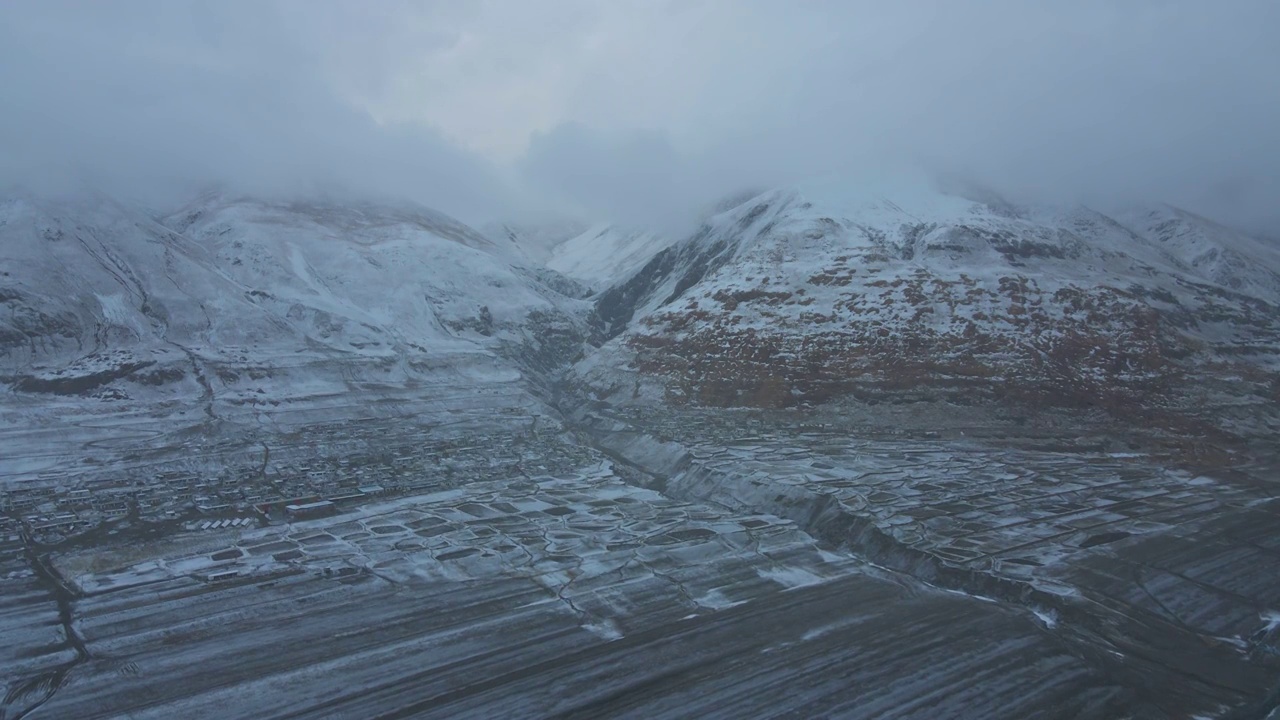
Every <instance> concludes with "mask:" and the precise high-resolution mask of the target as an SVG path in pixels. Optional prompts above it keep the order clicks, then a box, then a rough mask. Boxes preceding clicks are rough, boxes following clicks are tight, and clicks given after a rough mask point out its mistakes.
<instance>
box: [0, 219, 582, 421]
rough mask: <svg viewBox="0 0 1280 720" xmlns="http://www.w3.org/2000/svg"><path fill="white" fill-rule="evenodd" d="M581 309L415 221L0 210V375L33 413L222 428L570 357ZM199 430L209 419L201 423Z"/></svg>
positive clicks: (484, 245)
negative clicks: (142, 413)
mask: <svg viewBox="0 0 1280 720" xmlns="http://www.w3.org/2000/svg"><path fill="white" fill-rule="evenodd" d="M584 294H585V289H583V288H581V287H579V286H577V285H576V284H574V283H573V282H572V281H570V280H567V279H565V278H563V277H559V276H558V275H557V274H556V273H554V272H553V271H549V270H547V269H545V268H542V267H539V266H536V265H526V264H523V263H520V262H517V261H514V260H513V259H512V257H511V256H510V254H508V253H506V252H505V251H504V250H503V249H502V248H500V247H498V246H496V245H495V244H494V243H493V242H492V241H490V240H489V239H487V238H485V237H484V236H482V235H481V234H479V233H478V232H476V231H474V230H472V229H471V228H469V227H467V226H465V225H463V224H461V223H459V222H457V221H455V220H453V219H451V218H448V217H446V216H444V215H441V214H439V213H435V212H433V211H430V210H426V209H424V208H417V207H402V206H374V205H351V204H347V205H338V204H331V203H283V202H267V201H263V200H256V199H246V198H237V197H231V196H224V195H218V194H212V195H209V196H206V197H202V198H200V199H198V200H197V201H195V202H193V203H191V204H189V205H188V206H186V207H184V208H182V209H181V210H179V211H177V212H175V213H173V214H171V215H169V216H167V217H162V218H152V217H149V216H148V215H146V214H145V213H143V212H141V211H139V210H137V209H134V208H132V207H129V206H126V205H122V204H120V203H117V202H114V201H112V200H110V199H108V198H105V197H102V196H100V195H99V196H91V197H83V196H81V197H78V198H76V199H74V200H50V199H45V198H38V197H34V196H31V195H19V194H14V195H11V196H9V197H6V198H4V199H3V201H2V202H0V305H3V308H4V310H3V315H2V316H0V375H2V376H3V378H4V382H5V383H6V384H8V385H10V386H11V387H12V388H14V389H15V390H17V391H18V392H19V393H23V394H24V396H26V397H28V398H29V399H31V400H32V401H33V402H35V401H37V400H38V398H39V397H41V396H43V397H46V398H49V397H52V396H73V397H85V396H87V397H95V398H99V399H103V400H113V399H114V400H128V399H133V400H139V401H150V400H161V399H169V400H175V401H179V402H190V403H196V402H198V401H199V399H200V398H204V399H205V401H206V402H208V403H213V404H215V405H217V406H219V408H220V409H221V410H225V409H228V408H231V407H238V406H244V405H260V404H263V403H266V402H270V403H273V404H276V405H278V404H279V403H281V402H287V401H288V400H289V399H290V398H314V397H320V396H326V395H336V394H342V393H347V392H349V391H351V390H352V389H354V388H358V387H364V386H369V385H370V384H389V385H392V386H396V387H404V386H405V385H406V384H409V385H412V384H413V383H415V382H422V381H426V380H432V381H434V380H439V379H440V378H442V377H447V376H454V377H456V378H457V379H458V380H459V381H463V382H468V381H472V380H474V381H476V382H479V381H481V380H482V379H483V378H486V377H514V378H519V377H520V376H521V373H522V372H531V371H532V372H537V370H538V368H539V367H544V366H550V365H560V364H563V363H565V362H567V361H568V360H569V359H572V358H573V357H575V356H576V355H578V354H579V353H580V352H581V348H582V345H581V339H582V337H583V336H584V333H585V324H584V317H585V313H586V310H587V306H586V304H585V303H584V302H583V301H581V300H578V299H576V298H577V297H581V296H582V295H584ZM210 412H212V411H210Z"/></svg>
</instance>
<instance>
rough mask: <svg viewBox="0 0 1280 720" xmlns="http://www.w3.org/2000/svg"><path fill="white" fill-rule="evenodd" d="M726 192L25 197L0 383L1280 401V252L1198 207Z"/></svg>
mask: <svg viewBox="0 0 1280 720" xmlns="http://www.w3.org/2000/svg"><path fill="white" fill-rule="evenodd" d="M966 194H967V195H968V197H965V196H963V195H966ZM743 197H745V196H743ZM738 201H740V202H738ZM735 202H736V203H737V204H735V203H734V202H726V203H724V204H723V206H722V208H721V211H720V212H718V213H716V214H714V215H712V216H711V217H709V218H708V219H707V220H706V222H705V223H704V224H703V225H702V227H701V228H700V229H699V230H698V231H697V232H696V233H695V234H694V235H692V236H691V237H688V238H686V239H684V240H682V241H680V242H675V243H672V242H671V241H670V240H669V239H667V238H665V237H663V236H662V235H660V234H656V233H652V232H646V231H638V230H625V229H622V228H619V227H617V226H609V225H600V226H594V227H587V228H583V227H580V226H577V227H575V226H572V224H571V223H570V224H562V225H560V226H558V229H554V228H550V229H549V228H543V229H541V230H539V229H536V228H517V227H516V226H501V228H500V230H501V232H497V231H495V229H494V228H489V229H488V230H487V232H485V233H480V232H477V231H475V230H473V229H471V228H469V227H467V226H466V225H463V224H462V223H459V222H457V221H455V220H453V219H451V218H449V217H447V216H444V215H441V214H439V213H436V212H433V211H431V210H428V209H425V208H421V207H414V206H403V205H398V206H393V205H372V204H363V205H362V204H351V203H346V204H339V203H330V202H301V201H299V202H281V201H267V200H263V199H254V198H244V197H236V196H231V195H224V194H216V193H215V194H209V195H206V196H204V197H201V198H198V199H196V200H194V201H193V202H191V203H189V204H188V205H187V206H185V207H183V208H181V209H179V210H177V211H174V212H172V213H169V214H167V215H164V216H162V217H153V216H151V215H149V214H147V213H145V212H143V211H141V210H138V209H136V208H133V207H130V206H127V205H124V204H121V203H118V202H115V201H113V200H111V199H109V198H106V197H103V196H101V195H95V196H88V197H85V196H81V197H79V198H77V199H75V200H56V199H49V198H40V197H36V196H32V195H29V194H11V195H9V196H7V197H5V198H4V199H3V202H0V305H2V306H3V314H0V378H2V380H3V382H4V383H5V384H6V385H8V386H9V387H10V388H11V389H12V390H13V391H14V392H15V393H16V395H15V396H14V397H16V398H19V399H20V400H21V401H22V402H25V403H30V404H35V405H39V404H40V403H48V402H53V401H54V399H56V398H64V399H67V400H74V399H75V398H85V397H88V398H95V399H96V401H97V402H111V401H137V402H138V403H142V404H144V405H145V404H146V403H154V402H168V403H171V404H174V405H175V406H177V405H182V404H190V405H193V406H203V407H204V408H205V412H206V413H207V414H209V415H213V416H218V415H220V414H224V413H226V412H229V411H231V410H233V409H235V408H243V407H248V408H256V409H259V410H260V409H262V408H263V407H266V406H270V407H276V406H280V405H281V404H283V405H285V406H288V405H289V404H290V403H296V402H300V401H302V400H307V401H313V400H315V399H316V398H337V397H348V396H349V394H350V393H351V392H352V391H353V390H356V389H369V388H376V389H377V390H376V392H377V393H385V392H390V391H391V390H389V389H395V392H406V391H407V390H406V389H408V388H413V387H415V386H417V385H420V384H422V383H440V382H450V383H454V384H456V385H458V386H465V385H467V384H468V383H481V384H483V383H486V382H490V381H493V380H501V381H502V382H508V383H511V382H515V383H521V382H524V381H531V382H532V385H533V386H537V387H541V388H544V389H547V388H551V387H552V386H555V385H557V384H558V383H559V382H560V377H561V374H562V373H563V371H564V370H565V369H567V368H569V367H570V365H572V364H573V363H575V362H577V364H576V366H574V368H573V372H572V373H570V375H569V376H568V387H569V388H570V389H571V390H572V389H573V388H574V387H579V386H580V387H585V388H589V390H590V391H591V392H592V393H594V395H595V396H596V397H604V396H610V397H614V398H620V397H621V394H619V395H614V394H613V393H614V392H615V391H616V390H618V389H620V388H626V389H628V390H631V392H628V393H625V395H626V396H627V398H628V401H630V400H634V401H637V402H650V401H657V402H662V403H674V404H695V405H697V404H702V405H712V406H749V407H792V406H797V405H805V404H815V403H823V402H828V401H834V400H840V399H842V398H862V399H883V398H885V397H896V398H911V397H949V398H952V399H956V400H962V401H965V402H976V401H983V400H988V401H995V402H1003V401H1009V402H1019V403H1028V402H1030V403H1049V404H1053V405H1059V406H1070V407H1086V408H1102V409H1105V410H1109V411H1111V412H1113V413H1121V414H1127V415H1131V416H1133V417H1138V418H1141V419H1143V420H1144V421H1146V420H1150V419H1151V418H1155V417H1158V418H1163V419H1162V420H1161V421H1162V422H1163V421H1165V420H1168V419H1169V418H1171V417H1176V418H1181V417H1184V416H1186V415H1187V414H1188V413H1191V414H1195V413H1196V412H1200V411H1201V410H1203V409H1205V408H1217V409H1218V410H1222V408H1224V407H1226V406H1231V407H1234V408H1237V409H1238V408H1241V407H1259V406H1268V405H1269V404H1270V405H1274V403H1275V400H1276V399H1277V397H1280V395H1278V394H1280V379H1278V378H1280V315H1278V311H1277V307H1278V306H1280V252H1278V251H1277V250H1276V248H1275V247H1274V246H1273V245H1271V244H1269V243H1268V242H1266V241H1263V240H1258V239H1255V238H1251V237H1248V236H1246V235H1243V234H1241V233H1238V232H1235V231H1233V230H1230V229H1228V228H1225V227H1223V226H1221V225H1218V224H1216V223H1213V222H1211V221H1208V220H1206V219H1204V218H1200V217H1198V216H1196V215H1193V214H1191V213H1187V212H1184V211H1181V210H1177V209H1175V208H1170V207H1167V206H1156V207H1152V208H1147V209H1138V210H1134V211H1131V212H1129V213H1118V214H1113V215H1106V214H1102V213H1100V212H1096V211H1094V210H1091V209H1088V208H1083V207H1074V208H1066V209H1062V208H1031V207H1018V206H1015V205H1013V204H1012V203H1008V202H1006V201H1004V200H1001V199H1000V198H998V197H997V196H995V195H994V194H990V193H988V194H986V195H981V196H975V195H973V194H972V193H954V192H953V193H949V192H943V191H941V190H938V189H936V188H935V187H934V186H933V185H931V184H929V183H921V182H917V181H915V180H893V181H877V183H874V184H872V185H870V186H857V185H850V184H847V183H838V182H823V183H815V184H812V185H809V186H804V187H798V188H789V189H775V190H770V191H767V192H764V193H761V194H758V195H755V196H753V197H750V198H746V199H745V200H744V199H743V198H737V199H736V200H735ZM495 232H496V234H495ZM588 297H589V298H590V299H588ZM588 339H591V340H593V341H594V342H596V343H597V344H601V345H602V346H601V347H599V348H598V349H593V348H591V347H590V346H588V345H587V344H586V341H587V340H588ZM575 384H577V385H575ZM428 394H429V393H428ZM102 407H104V408H105V407H107V406H106V405H104V406H102Z"/></svg>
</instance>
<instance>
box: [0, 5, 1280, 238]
mask: <svg viewBox="0 0 1280 720" xmlns="http://www.w3.org/2000/svg"><path fill="white" fill-rule="evenodd" d="M0 16H2V17H0V20H3V21H2V22H0V69H2V70H3V73H2V74H0V78H2V80H0V82H2V83H3V89H4V91H5V96H6V112H5V113H3V114H0V133H3V135H2V138H0V181H10V182H26V183H30V182H33V181H34V180H35V179H37V178H38V177H41V176H47V177H52V178H57V177H63V176H66V175H67V174H68V173H70V172H72V171H74V172H79V173H82V174H83V173H87V174H92V175H95V176H97V177H101V178H106V179H107V181H110V182H115V183H122V184H128V185H135V186H138V187H151V186H155V185H157V184H158V185H159V186H161V187H168V186H171V185H172V184H173V183H174V181H175V180H181V181H183V182H200V181H208V180H217V181H222V182H228V183H234V184H240V185H246V186H253V185H257V186H260V187H263V188H268V189H273V188H278V189H286V190H290V189H302V190H307V189H310V188H313V187H315V186H321V187H328V186H344V187H347V188H349V189H354V190H357V191H360V192H364V193H367V194H387V193H390V194H398V195H406V196H410V197H414V198H416V199H418V200H421V201H423V202H426V203H428V204H431V205H434V206H436V207H439V208H441V209H443V210H446V211H449V212H454V213H458V214H461V215H463V216H466V217H476V216H483V215H490V216H492V215H501V214H504V213H519V212H528V211H529V208H531V207H540V208H553V209H561V208H564V209H579V210H583V211H585V212H588V213H590V214H593V215H596V216H598V217H603V218H615V219H621V220H624V221H626V222H629V223H646V222H647V223H649V224H660V225H662V224H670V223H673V222H678V221H680V220H681V219H683V218H687V217H689V216H691V215H692V214H695V213H696V211H697V209H699V208H701V207H705V205H706V203H708V202H709V201H711V200H713V199H714V198H716V197H717V196H719V195H722V194H724V193H726V192H732V191H734V190H736V189H738V188H739V187H741V186H743V185H760V184H772V183H787V182H792V181H796V180H800V179H803V178H805V177H808V176H812V175H818V174H831V173H849V174H866V173H869V172H874V171H875V170H874V169H876V168H881V167H885V166H886V165H887V164H892V163H909V164H914V165H921V166H924V167H925V168H927V169H932V170H936V171H940V172H947V173H951V174H957V173H958V174H962V175H968V176H971V177H973V178H974V179H975V180H978V181H980V182H985V183H986V184H988V185H991V186H994V187H995V188H996V189H998V190H1001V191H1003V192H1004V193H1006V194H1008V195H1012V196H1014V197H1018V198H1025V199H1031V200H1037V199H1038V200H1053V201H1058V202H1069V201H1074V200H1084V201H1088V202H1093V203H1124V202H1138V201H1150V200H1167V201H1170V202H1173V203H1176V204H1181V205H1184V206H1189V207H1190V208H1192V209H1195V210H1199V211H1201V212H1204V213H1206V214H1209V215H1211V216H1214V217H1216V218H1218V219H1221V220H1223V221H1226V222H1229V223H1233V224H1237V225H1243V226H1247V227H1250V228H1252V229H1255V230H1259V231H1263V232H1271V233H1273V234H1280V210H1278V209H1277V205H1278V203H1277V202H1276V198H1277V197H1280V133H1278V132H1277V131H1276V130H1275V128H1276V127H1278V126H1280V83H1278V81H1277V79H1276V75H1277V69H1278V68H1280V42H1277V41H1276V37H1277V36H1280V3H1275V2H1272V1H1270V0H1225V1H1224V2H1218V3H1205V2H1199V1H1193V0H1163V1H1160V2H1157V1H1155V0H1077V1H1075V2H1036V1H1033V0H970V1H968V2H941V1H940V0H939V1H930V0H915V1H909V2H901V3H883V2H859V1H857V0H848V1H841V2H835V1H831V2H825V1H815V2H806V3H789V2H763V1H761V0H688V1H687V2H640V1H638V0H636V1H628V0H618V2H610V3H600V2H594V1H591V0H540V1H539V2H516V1H514V0H513V1H510V2H503V1H498V0H476V1H475V2H468V3H449V2H441V3H431V2H421V3H415V2H384V3H378V4H375V5H373V7H372V8H371V7H369V6H366V5H363V4H355V3H336V2H335V3H295V2H275V3H273V2H255V3H247V2H246V3H236V2H230V1H228V2H222V3H210V4H192V3H182V2H150V3H140V2H112V3H91V4H83V5H70V4H66V3H54V2H42V3H36V2H29V3H20V2H13V3H8V4H5V5H4V6H3V7H0Z"/></svg>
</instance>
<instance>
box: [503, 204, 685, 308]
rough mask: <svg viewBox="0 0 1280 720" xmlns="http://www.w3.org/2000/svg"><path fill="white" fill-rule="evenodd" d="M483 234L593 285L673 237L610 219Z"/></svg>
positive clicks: (637, 263) (603, 283) (608, 281)
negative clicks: (629, 226) (612, 222)
mask: <svg viewBox="0 0 1280 720" xmlns="http://www.w3.org/2000/svg"><path fill="white" fill-rule="evenodd" d="M486 235H487V236H488V237H490V238H493V239H494V242H496V243H501V244H506V245H509V246H510V247H512V248H513V249H514V252H515V253H516V255H517V256H518V257H522V258H526V259H528V260H529V261H531V262H536V263H539V264H541V265H544V266H546V267H548V268H550V269H552V270H555V271H556V272H558V273H560V274H562V275H564V276H565V277H569V278H572V279H573V280H575V281H577V282H579V283H581V284H583V285H584V286H586V287H588V288H590V289H592V290H593V291H599V290H603V289H605V288H608V287H609V286H611V285H613V284H614V283H616V282H618V281H620V280H624V279H626V278H627V277H629V276H631V275H632V274H633V273H635V272H636V271H637V270H639V269H640V268H641V267H643V266H644V264H645V263H646V262H648V261H649V259H650V258H652V257H653V256H654V255H656V254H657V253H659V252H661V251H662V250H663V249H664V248H666V247H667V246H669V245H671V244H672V243H673V242H674V241H675V240H674V239H673V238H669V237H667V236H665V235H662V234H660V233H657V232H654V231H653V230H649V229H646V228H625V227H622V226H619V225H614V224H611V223H596V224H594V225H586V224H582V223H574V222H568V221H565V222H560V223H550V224H545V225H496V226H492V227H490V228H487V230H486Z"/></svg>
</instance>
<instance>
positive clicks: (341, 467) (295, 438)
mask: <svg viewBox="0 0 1280 720" xmlns="http://www.w3.org/2000/svg"><path fill="white" fill-rule="evenodd" d="M458 430H459V429H455V430H454V431H453V432H450V433H447V434H442V433H438V432H434V431H433V430H432V429H431V428H428V427H426V426H404V425H403V424H393V423H359V424H345V423H331V424H325V425H314V426H310V427H307V428H304V429H302V430H300V431H295V432H293V433H291V434H290V435H289V436H287V437H280V438H271V439H269V440H267V441H265V442H264V441H261V440H258V439H256V438H255V439H254V443H253V444H249V443H244V442H241V443H235V444H232V443H223V444H221V445H220V446H218V447H217V448H214V449H213V450H211V451H207V452H204V453H189V452H171V453H168V454H167V456H165V455H161V457H159V458H157V459H151V461H149V462H143V463H132V464H130V463H124V462H112V463H105V464H103V465H102V466H101V467H99V468H96V469H90V470H85V471H82V472H77V473H74V474H73V473H65V472H59V473H50V474H48V475H46V476H36V477H34V478H30V479H26V480H24V481H22V482H17V483H10V484H8V485H6V486H4V487H0V562H3V561H4V560H6V559H17V557H18V556H20V555H21V554H22V552H23V546H24V541H23V535H24V534H25V535H26V536H27V537H29V538H30V539H31V540H32V541H34V542H36V543H38V544H42V545H56V544H58V543H61V542H64V541H66V540H68V539H72V538H77V537H83V536H87V535H88V534H89V533H90V532H91V531H94V530H96V529H99V528H104V527H110V526H113V525H116V524H120V523H121V522H122V521H126V520H131V521H136V522H137V523H139V524H143V525H147V526H150V527H152V528H155V529H160V530H162V531H164V532H190V531H197V532H198V531H206V530H217V529H223V528H229V527H250V526H265V525H270V524H279V523H284V522H289V521H292V520H303V519H309V518H314V517H322V516H326V515H335V514H339V513H343V512H348V511H351V510H354V509H356V508H359V507H360V506H361V505H363V504H364V503H366V502H369V501H372V500H381V499H388V498H393V497H403V496H411V495H418V494H424V493H429V492H434V491H437V490H442V489H449V488H453V487H457V486H459V485H463V484H467V483H470V482H476V481H482V480H486V479H489V478H490V477H493V476H509V475H516V476H519V475H521V474H526V475H527V474H539V475H547V474H552V475H555V474H563V473H567V472H571V471H572V470H574V469H576V468H578V467H581V466H582V464H583V463H585V462H589V461H590V459H591V457H592V453H591V451H589V450H587V449H585V448H583V447H581V446H576V445H572V444H567V443H564V442H559V441H557V440H555V439H554V438H550V439H548V438H540V437H538V436H537V435H536V434H535V433H532V432H530V431H529V430H528V429H527V427H525V426H522V425H514V426H509V427H500V426H496V425H493V424H490V425H488V426H486V427H484V428H472V429H470V431H466V432H459V431H458ZM264 448H265V449H264Z"/></svg>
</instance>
